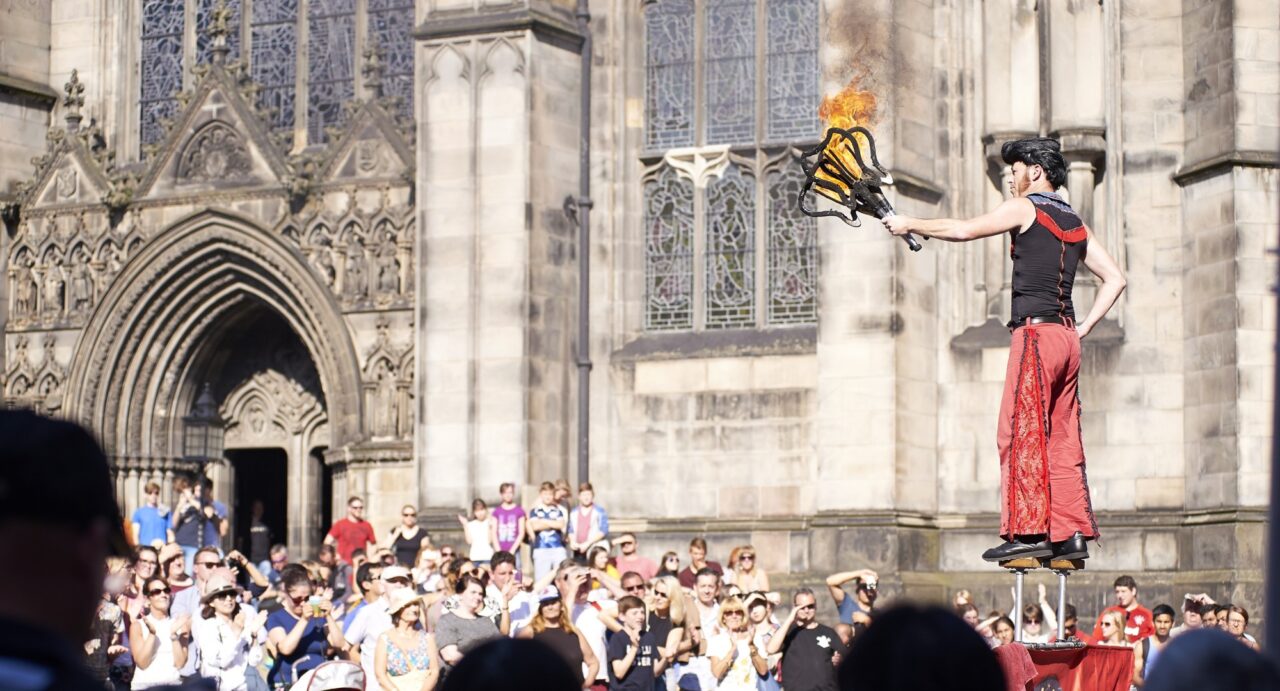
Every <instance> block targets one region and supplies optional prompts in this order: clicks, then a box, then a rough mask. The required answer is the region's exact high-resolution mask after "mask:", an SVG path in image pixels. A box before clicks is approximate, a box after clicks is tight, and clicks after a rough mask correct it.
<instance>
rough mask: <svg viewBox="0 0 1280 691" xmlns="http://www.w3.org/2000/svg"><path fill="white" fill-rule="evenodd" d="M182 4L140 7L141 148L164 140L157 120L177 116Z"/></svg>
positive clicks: (165, 1) (159, 0)
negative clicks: (176, 96)
mask: <svg viewBox="0 0 1280 691" xmlns="http://www.w3.org/2000/svg"><path fill="white" fill-rule="evenodd" d="M183 16H184V11H183V3H182V0H153V1H152V2H145V3H143V4H142V46H141V60H140V63H141V67H142V71H141V75H140V83H141V89H140V90H139V98H138V105H139V124H140V130H141V135H142V144H143V145H144V146H145V145H147V144H154V143H156V142H158V141H160V140H161V139H163V138H164V134H165V132H164V128H163V127H161V126H160V120H162V119H165V118H172V117H174V116H175V115H176V114H177V112H178V101H177V99H176V98H174V95H175V94H176V93H177V92H179V91H181V90H182V29H183Z"/></svg>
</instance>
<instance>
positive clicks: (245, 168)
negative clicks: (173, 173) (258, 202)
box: [177, 120, 252, 184]
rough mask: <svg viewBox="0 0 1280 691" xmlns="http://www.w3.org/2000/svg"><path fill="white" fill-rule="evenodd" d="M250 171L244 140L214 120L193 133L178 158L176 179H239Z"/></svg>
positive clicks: (198, 180)
mask: <svg viewBox="0 0 1280 691" xmlns="http://www.w3.org/2000/svg"><path fill="white" fill-rule="evenodd" d="M251 171H252V161H251V160H250V158H249V149H248V147H247V146H246V145H245V142H244V139H243V138H242V137H241V136H240V135H239V134H237V133H236V131H235V130H233V129H231V127H230V126H229V125H228V124H227V123H225V122H222V121H219V120H214V121H212V122H209V123H208V124H206V125H204V126H203V127H201V128H200V131H198V132H196V133H195V134H194V135H192V137H191V140H190V141H188V142H187V145H186V147H185V148H184V149H183V150H182V154H181V155H180V156H179V158H178V171H177V175H178V182H179V183H180V184H190V183H200V182H238V181H242V180H246V179H248V177H249V175H250V173H251Z"/></svg>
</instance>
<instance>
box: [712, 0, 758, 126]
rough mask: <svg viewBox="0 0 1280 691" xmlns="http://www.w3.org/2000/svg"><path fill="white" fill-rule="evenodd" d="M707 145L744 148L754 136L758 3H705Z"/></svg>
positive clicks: (721, 0)
mask: <svg viewBox="0 0 1280 691" xmlns="http://www.w3.org/2000/svg"><path fill="white" fill-rule="evenodd" d="M705 47H706V70H707V74H706V77H705V88H706V96H705V99H706V104H707V115H706V118H705V121H706V132H707V134H706V143H707V144H742V143H751V142H753V141H755V135H756V131H755V130H756V127H755V126H756V1H755V0H716V2H713V3H709V4H708V5H707V39H706V43H705Z"/></svg>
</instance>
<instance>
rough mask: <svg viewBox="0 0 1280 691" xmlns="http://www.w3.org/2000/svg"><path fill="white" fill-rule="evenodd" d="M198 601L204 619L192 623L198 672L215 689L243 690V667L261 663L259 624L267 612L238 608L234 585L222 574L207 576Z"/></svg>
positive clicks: (245, 686)
mask: <svg viewBox="0 0 1280 691" xmlns="http://www.w3.org/2000/svg"><path fill="white" fill-rule="evenodd" d="M200 602H201V604H203V605H204V608H203V611H202V614H203V616H204V618H203V619H201V620H200V621H197V622H196V623H195V639H196V646H197V647H199V648H200V673H201V674H202V675H203V676H205V677H208V678H210V679H213V680H215V681H216V682H217V684H218V691H245V690H246V689H247V688H248V685H247V682H246V681H245V672H246V670H248V669H250V668H253V667H257V666H258V664H259V663H260V662H262V641H263V640H265V639H266V635H265V634H264V632H263V630H262V625H263V624H264V623H266V621H267V613H266V612H258V613H256V614H250V613H249V612H248V611H247V610H246V609H243V608H241V607H240V602H239V601H238V600H237V599H236V587H235V586H234V585H233V584H232V583H231V581H229V580H227V579H225V578H223V577H221V576H214V577H213V578H210V579H209V583H208V586H207V587H206V591H205V596H204V597H203V598H201V600H200ZM254 673H255V674H256V673H257V672H254Z"/></svg>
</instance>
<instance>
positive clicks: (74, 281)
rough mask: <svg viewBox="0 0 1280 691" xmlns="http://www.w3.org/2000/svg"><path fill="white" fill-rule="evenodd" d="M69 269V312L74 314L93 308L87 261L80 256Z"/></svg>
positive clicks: (91, 280)
mask: <svg viewBox="0 0 1280 691" xmlns="http://www.w3.org/2000/svg"><path fill="white" fill-rule="evenodd" d="M79 259H80V261H77V262H76V263H75V265H74V267H73V268H72V269H71V310H72V311H73V312H76V313H80V312H82V311H87V310H88V309H90V308H91V307H93V274H92V273H90V272H89V262H88V260H87V259H86V258H85V257H83V256H81V257H80V258H79Z"/></svg>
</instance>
